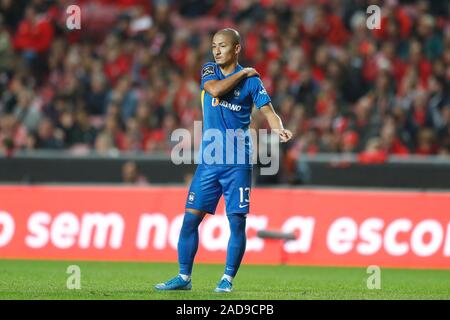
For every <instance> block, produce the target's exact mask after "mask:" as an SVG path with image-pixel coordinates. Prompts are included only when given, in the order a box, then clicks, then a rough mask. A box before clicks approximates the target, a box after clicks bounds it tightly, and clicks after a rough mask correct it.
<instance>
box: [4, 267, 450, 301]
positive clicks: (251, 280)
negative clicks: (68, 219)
mask: <svg viewBox="0 0 450 320" xmlns="http://www.w3.org/2000/svg"><path fill="white" fill-rule="evenodd" d="M70 265H78V266H79V267H80V269H81V289H79V290H77V289H73V290H69V289H67V286H66V283H67V279H68V277H70V274H67V273H66V271H67V268H68V267H69V266H70ZM177 271H178V268H177V264H175V263H130V262H85V261H80V262H75V261H28V260H0V299H113V300H115V299H150V300H163V299H170V300H185V299H199V300H205V299H206V300H213V299H221V300H222V299H232V300H253V299H262V300H278V299H283V300H300V299H419V300H423V299H450V270H408V269H388V268H382V269H381V289H372V290H369V289H368V288H367V279H368V277H369V276H370V274H367V272H366V269H365V268H342V267H298V266H267V265H265V266H262V265H247V264H244V265H242V266H241V269H240V270H239V273H238V275H237V277H236V279H235V280H234V291H233V292H231V293H228V294H227V293H214V292H213V289H214V288H215V285H216V283H217V282H218V280H219V278H220V277H221V275H222V273H223V266H222V265H214V264H196V265H195V266H194V272H193V277H192V280H193V282H192V283H193V289H192V291H172V292H157V291H155V290H153V285H155V284H156V283H158V282H162V281H165V280H167V279H169V278H171V277H172V276H174V275H176V274H177Z"/></svg>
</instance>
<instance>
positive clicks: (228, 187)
mask: <svg viewBox="0 0 450 320" xmlns="http://www.w3.org/2000/svg"><path fill="white" fill-rule="evenodd" d="M251 184H252V168H247V167H237V166H211V165H199V166H198V167H197V170H196V171H195V174H194V177H193V178H192V182H191V187H190V188H189V193H188V196H187V200H186V208H188V209H197V210H200V211H204V212H207V213H210V214H214V213H215V211H216V207H217V203H218V202H219V199H220V197H221V196H222V194H223V197H224V199H225V206H226V210H227V213H242V214H247V213H248V212H249V209H250V188H251Z"/></svg>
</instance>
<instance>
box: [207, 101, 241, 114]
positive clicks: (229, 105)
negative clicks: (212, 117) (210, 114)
mask: <svg viewBox="0 0 450 320" xmlns="http://www.w3.org/2000/svg"><path fill="white" fill-rule="evenodd" d="M211 105H212V106H213V107H217V106H222V107H224V108H227V109H229V110H231V111H236V112H238V111H241V109H242V106H241V105H239V104H234V103H229V102H228V101H225V100H220V99H217V98H212V100H211Z"/></svg>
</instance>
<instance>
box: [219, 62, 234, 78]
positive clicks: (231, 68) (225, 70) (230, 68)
mask: <svg viewBox="0 0 450 320" xmlns="http://www.w3.org/2000/svg"><path fill="white" fill-rule="evenodd" d="M237 65H238V62H237V61H233V62H231V63H230V64H228V65H226V66H219V67H220V70H221V71H222V73H223V75H224V76H227V75H229V74H230V73H233V72H234V70H236V67H237Z"/></svg>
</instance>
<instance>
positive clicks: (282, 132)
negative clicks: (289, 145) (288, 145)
mask: <svg viewBox="0 0 450 320" xmlns="http://www.w3.org/2000/svg"><path fill="white" fill-rule="evenodd" d="M275 132H276V133H278V136H279V137H280V140H281V142H288V141H289V140H291V138H292V132H291V131H290V130H287V129H279V130H275Z"/></svg>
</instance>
